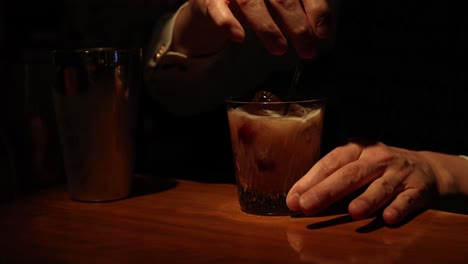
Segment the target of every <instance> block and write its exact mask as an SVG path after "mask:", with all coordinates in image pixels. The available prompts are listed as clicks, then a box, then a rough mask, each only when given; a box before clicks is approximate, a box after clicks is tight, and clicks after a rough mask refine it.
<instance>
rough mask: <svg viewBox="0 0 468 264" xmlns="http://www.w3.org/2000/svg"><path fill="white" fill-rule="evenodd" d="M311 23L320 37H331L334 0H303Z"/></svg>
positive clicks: (316, 34)
mask: <svg viewBox="0 0 468 264" xmlns="http://www.w3.org/2000/svg"><path fill="white" fill-rule="evenodd" d="M302 2H303V6H304V10H305V13H306V14H307V19H308V21H309V25H310V26H311V28H312V30H313V31H314V33H315V36H316V37H317V38H319V39H326V38H329V37H330V35H331V34H332V32H333V28H334V27H333V26H334V25H333V21H334V16H333V12H332V8H333V7H332V5H333V3H334V2H335V1H333V0H302Z"/></svg>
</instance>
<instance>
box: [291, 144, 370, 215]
mask: <svg viewBox="0 0 468 264" xmlns="http://www.w3.org/2000/svg"><path fill="white" fill-rule="evenodd" d="M361 152H362V147H361V146H360V145H359V144H355V143H348V144H346V145H344V146H340V147H337V148H335V149H334V150H332V151H331V152H329V153H328V154H327V155H325V156H324V157H323V158H322V159H320V160H319V161H318V162H317V163H316V164H315V165H314V166H313V167H312V168H311V169H310V170H309V171H308V172H307V173H306V174H305V175H304V176H303V177H302V178H301V179H299V180H298V181H297V182H296V183H295V184H294V185H293V186H292V187H291V189H290V190H289V192H288V195H287V197H286V204H287V205H288V207H289V208H290V209H291V210H293V211H299V210H301V205H300V203H299V197H300V196H301V194H303V193H304V192H306V191H307V190H309V189H310V188H312V187H313V186H315V185H316V184H318V183H319V182H321V181H323V180H324V179H325V178H327V177H328V176H330V175H331V174H333V173H334V172H336V171H337V170H338V169H340V168H342V167H343V166H345V165H347V164H349V163H351V162H353V161H356V160H357V159H358V158H359V156H360V155H361Z"/></svg>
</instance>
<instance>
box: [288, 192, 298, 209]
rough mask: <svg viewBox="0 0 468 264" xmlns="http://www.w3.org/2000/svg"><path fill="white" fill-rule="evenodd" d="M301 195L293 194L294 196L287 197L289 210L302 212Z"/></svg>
mask: <svg viewBox="0 0 468 264" xmlns="http://www.w3.org/2000/svg"><path fill="white" fill-rule="evenodd" d="M299 197H300V196H299V193H296V192H295V193H292V194H289V195H288V196H287V197H286V204H287V205H288V207H289V209H291V210H293V211H298V210H300V209H301V208H300V204H299Z"/></svg>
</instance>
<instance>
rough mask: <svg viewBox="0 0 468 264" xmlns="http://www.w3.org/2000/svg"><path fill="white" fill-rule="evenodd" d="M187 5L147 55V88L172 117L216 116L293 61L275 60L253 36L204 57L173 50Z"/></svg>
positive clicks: (162, 28) (160, 29)
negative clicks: (209, 113) (227, 103)
mask: <svg viewBox="0 0 468 264" xmlns="http://www.w3.org/2000/svg"><path fill="white" fill-rule="evenodd" d="M187 3H188V2H187ZM187 3H185V4H183V5H182V6H181V7H180V8H179V9H178V10H177V11H176V12H175V13H174V14H172V15H169V16H166V17H164V18H162V20H161V22H160V23H159V24H158V25H157V26H156V29H155V31H154V35H153V38H152V40H151V42H150V46H149V48H148V49H147V55H146V56H145V57H146V58H145V65H144V79H145V88H146V89H147V91H148V94H149V95H150V96H151V97H152V99H153V100H154V101H155V102H156V103H158V104H159V105H160V106H161V107H163V108H164V109H166V110H167V111H169V112H170V113H172V114H175V115H178V116H189V115H193V114H198V113H201V112H206V111H210V110H212V109H214V108H216V107H218V106H220V104H223V103H224V100H225V99H226V98H227V97H230V96H238V95H244V94H246V93H249V92H251V91H253V90H254V89H256V87H258V86H259V85H260V83H261V82H262V81H263V80H265V79H266V78H267V76H268V74H269V73H270V72H271V71H272V68H274V67H278V66H280V65H281V66H282V67H284V66H285V64H287V62H288V61H290V59H289V58H283V57H279V58H272V56H271V55H268V53H267V52H266V50H265V49H264V48H263V46H261V45H259V43H258V41H254V40H255V39H256V38H255V36H254V35H250V36H249V35H248V36H247V37H246V41H245V42H244V43H241V44H239V43H233V42H232V43H228V44H227V45H226V47H225V48H224V49H223V50H221V51H219V52H218V53H215V54H211V55H209V56H204V57H189V56H187V55H185V54H182V53H178V52H174V51H172V50H171V43H172V34H173V30H174V23H175V21H176V19H177V16H178V15H179V13H180V10H182V9H183V8H185V7H186V6H187ZM247 34H249V33H247ZM289 64H290V65H292V63H289ZM290 65H289V66H290Z"/></svg>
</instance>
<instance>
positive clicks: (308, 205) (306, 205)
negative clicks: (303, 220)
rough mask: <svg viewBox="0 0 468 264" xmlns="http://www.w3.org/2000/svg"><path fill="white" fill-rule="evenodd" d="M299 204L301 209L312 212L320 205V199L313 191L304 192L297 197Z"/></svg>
mask: <svg viewBox="0 0 468 264" xmlns="http://www.w3.org/2000/svg"><path fill="white" fill-rule="evenodd" d="M299 204H300V205H301V208H302V209H303V210H305V211H311V212H313V211H314V209H315V208H317V207H318V206H319V205H320V200H319V199H318V197H317V195H315V193H306V194H302V195H301V197H300V198H299Z"/></svg>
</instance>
